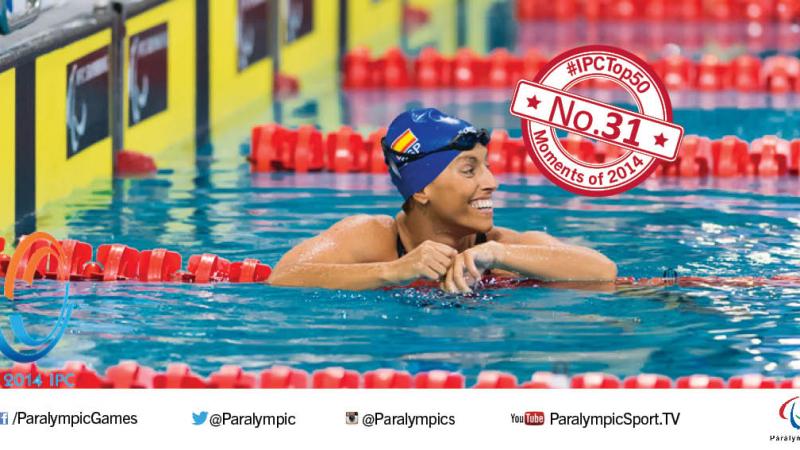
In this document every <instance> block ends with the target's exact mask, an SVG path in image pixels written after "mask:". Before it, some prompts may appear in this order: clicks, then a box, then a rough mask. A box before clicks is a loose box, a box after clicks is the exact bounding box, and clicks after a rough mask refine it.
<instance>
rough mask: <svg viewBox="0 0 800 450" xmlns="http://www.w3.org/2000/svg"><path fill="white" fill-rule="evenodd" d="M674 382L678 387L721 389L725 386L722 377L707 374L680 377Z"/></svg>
mask: <svg viewBox="0 0 800 450" xmlns="http://www.w3.org/2000/svg"><path fill="white" fill-rule="evenodd" d="M675 384H676V385H675V387H677V388H679V389H721V388H724V387H725V382H724V381H723V380H722V378H718V377H710V376H708V375H690V376H687V377H680V378H678V380H677V381H676V383H675Z"/></svg>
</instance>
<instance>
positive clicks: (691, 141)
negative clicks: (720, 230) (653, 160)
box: [663, 135, 712, 177]
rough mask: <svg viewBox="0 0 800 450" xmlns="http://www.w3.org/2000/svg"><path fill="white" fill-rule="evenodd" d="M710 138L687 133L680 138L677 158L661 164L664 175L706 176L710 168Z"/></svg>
mask: <svg viewBox="0 0 800 450" xmlns="http://www.w3.org/2000/svg"><path fill="white" fill-rule="evenodd" d="M711 159H712V158H711V140H710V139H708V138H705V137H700V136H695V135H689V136H684V137H683V139H682V140H681V148H680V151H679V152H678V159H676V160H675V161H674V162H672V163H669V164H663V166H664V175H672V176H681V177H699V176H706V175H708V173H709V172H710V170H711Z"/></svg>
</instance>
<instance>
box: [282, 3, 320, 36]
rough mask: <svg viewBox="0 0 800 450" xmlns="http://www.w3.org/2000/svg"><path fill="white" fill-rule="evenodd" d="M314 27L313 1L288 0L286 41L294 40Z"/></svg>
mask: <svg viewBox="0 0 800 450" xmlns="http://www.w3.org/2000/svg"><path fill="white" fill-rule="evenodd" d="M313 29H314V2H313V1H312V0H289V8H288V17H287V18H286V43H287V44H288V43H291V42H294V41H296V40H298V39H300V38H301V37H303V36H305V35H307V34H308V33H310V32H311V30H313Z"/></svg>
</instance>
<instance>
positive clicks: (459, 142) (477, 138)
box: [381, 127, 490, 162]
mask: <svg viewBox="0 0 800 450" xmlns="http://www.w3.org/2000/svg"><path fill="white" fill-rule="evenodd" d="M489 140H490V137H489V131H488V130H487V129H486V128H481V129H479V130H478V129H475V128H472V127H468V128H464V129H463V130H461V131H459V132H458V134H456V135H455V137H453V139H451V140H450V142H449V143H448V144H447V145H445V146H444V147H441V148H437V149H435V150H430V151H426V152H419V153H397V152H396V151H394V150H392V148H391V147H390V146H389V144H387V143H386V137H385V136H384V137H383V138H382V139H381V147H383V152H384V153H385V154H389V155H393V156H395V157H397V158H398V159H400V160H401V161H402V162H409V161H415V160H417V159H420V158H423V157H425V156H428V155H430V154H431V153H438V152H445V151H448V150H458V151H466V150H472V149H473V148H475V145H477V144H478V143H480V144H482V145H488V144H489Z"/></svg>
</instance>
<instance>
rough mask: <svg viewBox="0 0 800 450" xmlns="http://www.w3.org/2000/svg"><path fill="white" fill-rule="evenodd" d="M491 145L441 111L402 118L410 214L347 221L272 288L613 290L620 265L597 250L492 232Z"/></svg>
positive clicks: (401, 151) (394, 144)
mask: <svg viewBox="0 0 800 450" xmlns="http://www.w3.org/2000/svg"><path fill="white" fill-rule="evenodd" d="M488 143H489V137H488V133H487V132H486V130H478V129H476V128H475V127H473V126H472V125H470V124H469V123H467V122H465V121H463V120H461V119H458V118H455V117H450V116H447V115H445V114H444V113H442V112H441V111H438V110H436V109H433V108H427V109H417V110H411V111H407V112H404V113H402V114H400V115H399V116H398V117H397V118H396V119H395V120H394V121H393V122H392V123H391V125H390V126H389V129H388V131H387V134H386V137H384V139H383V147H384V149H383V151H384V158H385V160H386V163H387V164H388V166H389V169H390V175H391V178H392V182H393V183H394V185H395V186H396V187H397V189H398V190H399V191H400V193H401V195H402V196H403V198H404V200H405V203H404V204H403V210H402V211H401V212H399V213H398V214H397V216H396V217H394V218H392V217H390V216H368V215H357V216H353V217H348V218H346V219H343V220H341V221H340V222H338V223H336V224H335V225H333V226H332V227H331V228H330V229H328V230H326V231H324V232H323V233H321V234H320V235H318V236H315V237H313V238H311V239H309V240H307V241H304V242H302V243H301V244H299V245H298V246H296V247H295V248H293V249H291V250H290V251H289V252H287V253H286V254H285V255H284V256H283V257H282V258H281V260H280V261H279V262H278V264H277V265H276V266H275V268H274V269H273V272H272V275H271V276H270V278H269V281H268V282H269V283H270V284H273V285H286V286H319V287H325V288H333V289H354V290H361V289H375V288H380V287H384V286H396V285H401V284H406V283H408V282H411V281H415V280H418V279H429V280H436V281H439V282H440V285H441V288H442V289H444V290H446V291H448V292H471V290H472V288H471V286H472V285H474V283H475V282H476V281H478V280H480V278H481V275H482V274H485V273H488V274H492V275H495V274H502V275H509V274H510V275H512V276H518V277H519V276H523V277H531V278H537V279H541V280H572V281H613V280H614V278H615V277H616V275H617V267H616V265H615V264H614V263H613V262H612V261H610V260H609V259H608V258H606V257H605V256H603V255H602V254H600V253H598V252H596V251H594V250H591V249H589V248H585V247H578V246H573V245H567V244H564V243H561V242H560V241H558V240H557V239H555V238H553V237H552V236H550V235H548V234H546V233H543V232H535V231H528V232H518V231H514V230H511V229H508V228H501V227H495V226H494V222H493V215H494V208H493V203H492V194H493V193H494V192H495V191H496V190H497V188H498V185H497V182H496V180H495V178H494V176H493V175H492V172H491V170H490V168H489V165H488V164H487V151H488V150H487V148H486V145H487V144H488Z"/></svg>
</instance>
